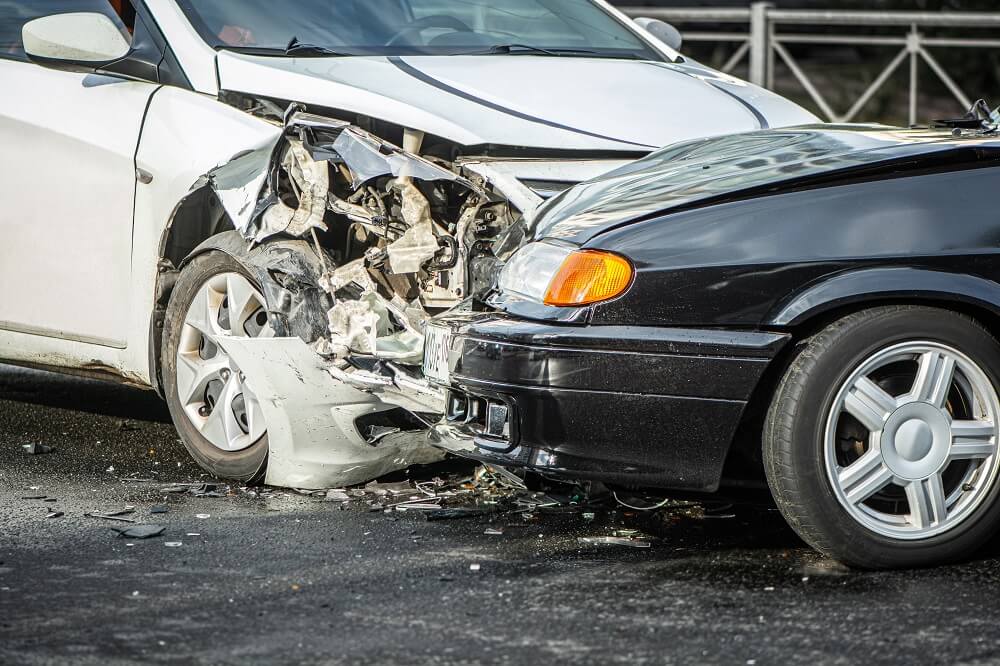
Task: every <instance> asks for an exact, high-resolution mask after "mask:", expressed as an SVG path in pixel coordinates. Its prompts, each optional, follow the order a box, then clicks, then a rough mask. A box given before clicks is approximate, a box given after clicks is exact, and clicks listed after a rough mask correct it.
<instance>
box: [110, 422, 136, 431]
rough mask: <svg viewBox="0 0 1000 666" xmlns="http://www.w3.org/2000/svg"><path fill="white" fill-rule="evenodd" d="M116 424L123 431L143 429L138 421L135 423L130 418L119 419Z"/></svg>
mask: <svg viewBox="0 0 1000 666" xmlns="http://www.w3.org/2000/svg"><path fill="white" fill-rule="evenodd" d="M115 426H116V427H117V428H118V430H120V431H121V432H136V431H139V430H142V427H141V426H140V425H138V424H137V423H133V422H132V421H128V420H122V421H118V422H117V423H116V424H115Z"/></svg>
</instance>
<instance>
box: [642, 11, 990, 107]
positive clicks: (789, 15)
mask: <svg viewBox="0 0 1000 666" xmlns="http://www.w3.org/2000/svg"><path fill="white" fill-rule="evenodd" d="M623 10H624V11H625V12H626V13H627V14H629V15H631V16H634V17H638V16H649V17H651V18H658V19H662V20H664V21H667V22H669V23H674V24H677V25H683V24H685V23H698V24H712V23H715V24H721V25H724V26H729V25H732V26H734V28H736V29H734V30H724V29H720V30H719V31H713V32H697V31H686V30H684V31H682V33H683V35H684V39H685V40H686V41H690V42H721V43H732V44H735V46H736V48H735V50H734V51H733V53H732V55H731V56H730V57H729V59H728V60H727V61H726V63H725V64H724V65H723V66H722V68H721V69H722V70H723V71H725V72H727V73H730V72H732V71H733V70H734V69H735V68H736V67H737V66H739V65H740V64H741V63H742V62H743V61H744V60H746V59H749V72H750V74H749V79H750V81H751V82H753V83H755V84H757V85H760V86H764V87H766V88H770V89H773V88H774V80H775V79H774V69H775V64H776V61H777V60H779V59H780V61H781V62H783V63H784V64H785V65H786V66H787V67H788V69H789V70H790V71H791V73H792V75H793V76H794V77H795V79H796V80H797V81H798V83H799V84H800V85H801V86H802V87H803V89H804V90H805V91H806V93H808V95H809V97H810V98H812V100H813V101H814V102H815V103H816V106H817V107H819V110H820V111H821V112H822V114H823V115H825V116H826V118H827V120H829V121H831V122H849V121H851V120H854V119H855V118H856V117H857V116H858V114H859V113H860V112H861V111H862V110H863V109H864V107H865V105H866V104H868V102H870V101H871V99H872V98H873V97H874V96H875V94H876V93H878V92H879V90H881V89H882V88H883V86H884V85H885V84H886V82H887V81H889V79H890V77H892V75H893V74H895V73H896V71H897V70H898V69H899V68H900V67H901V66H902V65H903V63H904V62H906V61H907V60H908V61H909V70H910V78H909V118H910V124H914V123H916V122H917V119H918V118H917V116H918V100H919V92H920V87H919V75H920V66H921V64H924V65H926V66H927V67H929V68H930V70H931V71H933V72H934V74H935V75H936V76H937V77H938V78H939V79H940V80H941V81H942V83H944V85H945V87H946V88H947V89H948V91H949V92H950V93H951V95H952V96H954V98H955V99H956V100H957V101H958V102H959V103H960V104H961V105H962V107H963V108H966V109H967V108H969V107H971V106H972V102H973V101H974V99H973V98H971V97H969V95H967V94H966V92H965V90H963V89H962V87H961V86H960V85H959V84H958V83H957V82H956V81H955V80H954V78H953V77H952V76H951V75H950V74H949V73H948V72H947V71H946V70H945V68H944V67H943V66H942V65H941V63H940V62H939V60H938V59H937V58H936V57H934V55H933V54H932V53H931V51H930V50H929V49H932V48H942V47H944V48H987V49H990V48H1000V39H997V38H991V37H989V36H978V37H977V36H969V37H966V36H961V37H953V36H946V37H934V36H927V34H925V31H927V30H933V29H940V28H963V29H976V30H985V29H994V30H1000V13H972V12H962V13H958V12H955V13H947V12H882V11H844V10H829V11H826V10H824V11H815V10H784V9H776V8H775V7H774V6H773V5H772V4H771V3H769V2H755V3H752V4H751V5H750V7H749V8H746V9H712V8H696V7H693V8H674V7H671V8H657V7H625V8H623ZM739 26H746V28H745V30H739V29H738V28H739ZM789 26H813V27H821V28H823V29H824V30H823V32H822V33H818V34H808V33H807V32H805V31H801V32H800V30H801V28H799V29H797V30H795V31H793V32H789V31H787V28H788V27H789ZM783 28H785V30H784V31H783V30H782V29H783ZM831 28H832V29H834V30H840V29H843V28H884V29H886V30H885V32H887V33H889V34H885V35H872V34H863V35H862V34H850V33H848V32H846V31H845V32H844V33H843V34H831V33H832V31H831ZM791 44H826V45H830V44H835V45H857V46H898V47H900V50H899V51H898V52H897V54H896V55H895V57H893V58H892V60H890V62H889V63H888V65H887V66H886V67H885V69H883V70H882V72H881V73H880V74H879V75H878V76H877V77H875V79H874V80H873V81H872V82H871V83H870V84H869V85H868V87H867V88H866V89H865V90H864V92H862V93H861V94H860V95H859V96H857V98H856V99H855V101H854V102H853V103H852V104H851V106H850V108H849V109H848V110H847V111H845V112H838V111H837V110H836V109H834V108H833V105H832V104H831V103H830V102H829V101H828V100H827V97H826V96H824V95H823V93H822V92H821V91H820V90H819V88H818V87H817V85H816V83H815V82H814V80H813V79H812V78H810V76H809V75H808V74H807V73H806V72H805V71H804V70H803V68H802V66H801V65H800V64H799V62H798V60H796V58H794V57H793V56H792V54H791V53H790V52H789V50H788V48H787V47H788V46H789V45H791Z"/></svg>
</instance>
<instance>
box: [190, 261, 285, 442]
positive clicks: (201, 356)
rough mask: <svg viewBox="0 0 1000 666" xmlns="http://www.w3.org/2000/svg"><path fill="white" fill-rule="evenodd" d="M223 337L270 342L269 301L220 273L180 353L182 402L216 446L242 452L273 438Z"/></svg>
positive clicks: (193, 311) (201, 300)
mask: <svg viewBox="0 0 1000 666" xmlns="http://www.w3.org/2000/svg"><path fill="white" fill-rule="evenodd" d="M220 337H246V338H270V337H274V330H273V329H272V328H271V325H270V323H269V321H268V316H267V309H266V308H265V306H264V297H263V296H262V295H261V293H260V292H259V291H258V290H257V288H256V287H254V286H253V285H252V284H251V283H250V281H249V280H248V279H247V278H246V277H244V276H242V275H240V274H238V273H220V274H217V275H214V276H212V277H211V278H209V279H208V280H207V281H206V282H205V283H204V284H203V285H202V286H201V288H200V289H199V290H198V293H197V294H196V295H195V297H194V299H193V300H192V301H191V305H190V307H189V308H188V311H187V314H186V315H185V318H184V326H183V328H182V330H181V335H180V345H179V346H178V350H177V396H178V398H179V400H180V403H181V405H182V407H183V409H184V412H185V414H186V415H187V417H188V419H189V420H190V421H191V423H192V424H193V425H194V427H195V428H196V429H197V430H198V432H200V433H201V435H202V436H203V437H204V438H205V439H206V440H208V442H210V443H211V444H212V445H213V446H215V447H216V448H218V449H220V450H222V451H228V452H236V451H242V450H244V449H247V448H249V447H250V446H252V445H253V444H255V443H256V442H257V441H259V440H260V438H261V437H263V436H264V435H265V434H266V432H267V427H266V424H265V422H264V414H263V412H262V411H261V408H260V402H259V401H258V399H257V396H256V395H254V393H253V391H252V390H251V388H250V387H249V386H248V385H247V382H246V377H245V376H244V375H243V373H242V372H241V371H240V369H239V367H237V365H236V364H235V363H234V362H233V360H232V359H231V358H230V357H229V355H228V354H226V353H225V351H224V350H223V348H222V347H221V346H220V345H219V338H220Z"/></svg>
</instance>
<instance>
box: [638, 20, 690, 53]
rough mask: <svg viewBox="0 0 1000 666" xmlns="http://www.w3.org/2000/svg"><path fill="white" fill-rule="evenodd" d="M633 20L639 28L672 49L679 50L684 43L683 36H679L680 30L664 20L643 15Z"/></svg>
mask: <svg viewBox="0 0 1000 666" xmlns="http://www.w3.org/2000/svg"><path fill="white" fill-rule="evenodd" d="M635 22H636V23H637V24H638V25H639V27H640V28H642V29H644V30H645V31H646V32H648V33H649V34H651V35H652V36H653V37H656V38H657V39H658V40H659V41H661V42H663V43H664V44H666V45H667V46H669V47H670V48H672V49H673V50H674V51H680V50H681V45H682V44H684V37H682V36H681V31H680V30H678V29H677V28H675V27H674V26H672V25H670V24H669V23H667V22H666V21H661V20H660V19H655V18H648V17H643V18H637V19H636V20H635Z"/></svg>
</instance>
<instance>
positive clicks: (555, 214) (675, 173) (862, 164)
mask: <svg viewBox="0 0 1000 666" xmlns="http://www.w3.org/2000/svg"><path fill="white" fill-rule="evenodd" d="M947 138H948V136H947V134H944V133H941V132H937V133H931V134H928V132H926V131H923V130H898V129H893V128H888V127H880V126H875V125H871V126H865V125H844V126H813V127H796V128H788V129H786V130H784V131H767V132H747V133H743V134H734V135H731V136H725V137H716V138H702V139H695V140H691V141H685V142H682V143H678V144H675V145H672V146H669V147H667V148H665V149H663V150H661V151H658V152H657V153H654V154H652V155H650V156H649V157H646V158H644V159H642V160H638V161H636V162H633V163H631V164H628V165H626V166H624V167H622V168H621V169H618V170H616V171H613V172H610V173H607V174H605V175H604V176H601V177H599V178H595V179H594V180H592V181H590V182H588V183H584V184H582V185H581V186H579V187H576V188H574V189H573V191H572V192H567V193H565V194H563V195H562V196H560V197H558V198H557V199H555V200H553V201H552V202H551V203H550V204H549V205H548V206H546V208H545V210H544V211H540V213H541V214H540V216H539V217H537V218H536V221H535V225H534V227H533V229H532V234H533V237H534V238H536V239H541V238H558V239H561V240H565V241H568V242H572V243H577V244H582V243H585V242H586V241H587V240H589V239H591V238H593V237H594V236H597V235H599V234H602V233H604V232H606V231H608V230H609V229H610V228H613V227H616V226H620V225H625V224H629V223H630V222H633V221H636V220H641V219H643V218H646V217H649V216H653V215H657V214H666V213H669V212H671V211H676V210H680V209H684V208H691V207H695V206H698V205H703V204H705V203H708V202H713V201H718V200H722V199H726V198H734V197H736V196H738V195H739V194H740V193H743V192H752V191H753V190H755V189H756V188H762V187H771V186H774V185H776V184H783V185H785V186H786V187H787V184H788V183H796V182H799V181H802V180H805V179H809V178H817V177H827V176H829V175H830V174H834V173H838V172H846V171H849V170H857V169H863V168H867V167H872V166H875V165H878V164H880V163H886V164H887V163H892V162H897V161H904V160H907V159H909V158H911V157H916V156H927V155H928V154H929V153H931V152H934V151H935V150H941V151H949V150H954V148H955V146H954V145H952V144H950V143H948V142H947Z"/></svg>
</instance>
